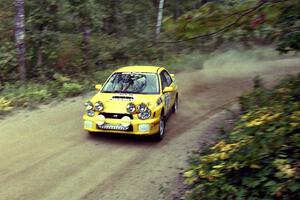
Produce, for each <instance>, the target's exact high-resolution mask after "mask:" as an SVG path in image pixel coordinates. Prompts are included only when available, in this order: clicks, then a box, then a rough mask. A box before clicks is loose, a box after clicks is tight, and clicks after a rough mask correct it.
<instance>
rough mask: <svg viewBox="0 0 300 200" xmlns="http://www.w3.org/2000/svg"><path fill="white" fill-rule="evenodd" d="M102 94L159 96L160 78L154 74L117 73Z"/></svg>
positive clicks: (110, 79)
mask: <svg viewBox="0 0 300 200" xmlns="http://www.w3.org/2000/svg"><path fill="white" fill-rule="evenodd" d="M101 92H104V93H135V94H158V93H159V84H158V78H157V75H156V74H154V73H137V72H135V73H133V72H131V73H130V72H129V73H125V72H117V73H114V74H113V75H112V76H111V77H110V78H109V80H108V81H107V82H106V84H105V85H104V87H103V89H102V91H101Z"/></svg>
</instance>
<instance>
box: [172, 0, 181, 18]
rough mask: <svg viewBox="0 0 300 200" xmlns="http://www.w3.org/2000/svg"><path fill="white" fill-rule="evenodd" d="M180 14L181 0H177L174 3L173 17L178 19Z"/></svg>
mask: <svg viewBox="0 0 300 200" xmlns="http://www.w3.org/2000/svg"><path fill="white" fill-rule="evenodd" d="M179 16H180V9H179V0H175V2H174V4H173V19H174V20H176V19H177V18H178V17H179Z"/></svg>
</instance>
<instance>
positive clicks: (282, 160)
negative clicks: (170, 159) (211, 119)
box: [184, 75, 300, 199]
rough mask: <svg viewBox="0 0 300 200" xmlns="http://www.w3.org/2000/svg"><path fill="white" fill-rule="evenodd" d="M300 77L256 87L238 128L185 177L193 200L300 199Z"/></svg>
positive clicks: (206, 152)
mask: <svg viewBox="0 0 300 200" xmlns="http://www.w3.org/2000/svg"><path fill="white" fill-rule="evenodd" d="M299 102H300V75H298V76H294V77H289V78H286V79H285V80H283V81H282V82H281V83H280V84H278V85H277V86H276V87H275V88H274V89H272V90H267V89H263V88H262V87H256V88H255V89H254V91H253V92H250V93H248V94H246V95H244V96H243V97H242V98H241V100H240V103H241V104H242V107H243V114H242V116H241V117H240V119H239V120H238V121H237V123H236V126H235V128H234V129H233V130H232V131H231V132H230V133H228V135H226V136H225V137H224V138H223V139H222V140H220V141H218V142H217V144H215V145H213V146H210V147H207V148H205V149H204V150H203V151H202V152H201V153H200V154H199V155H197V156H195V157H194V158H193V159H192V160H191V162H190V168H189V169H188V170H187V171H186V172H185V173H184V176H185V178H186V179H185V182H186V184H188V185H189V186H190V187H191V191H192V192H191V195H190V196H189V198H191V199H199V198H201V199H299V197H300V176H299V174H300V173H299V172H300V168H299V166H300V162H299V160H300V132H299V130H300V103H299Z"/></svg>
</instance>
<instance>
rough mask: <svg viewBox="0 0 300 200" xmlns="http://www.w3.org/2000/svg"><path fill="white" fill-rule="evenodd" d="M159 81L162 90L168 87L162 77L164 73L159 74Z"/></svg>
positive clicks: (164, 78)
mask: <svg viewBox="0 0 300 200" xmlns="http://www.w3.org/2000/svg"><path fill="white" fill-rule="evenodd" d="M160 79H161V85H162V90H164V89H165V87H167V86H168V83H167V79H166V77H165V76H164V72H162V73H160Z"/></svg>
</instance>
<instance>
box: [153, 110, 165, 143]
mask: <svg viewBox="0 0 300 200" xmlns="http://www.w3.org/2000/svg"><path fill="white" fill-rule="evenodd" d="M165 126H166V120H165V117H164V115H163V114H162V115H161V116H160V120H159V130H158V132H157V133H156V134H155V135H154V139H155V140H156V141H160V140H162V139H163V137H164V135H165Z"/></svg>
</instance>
